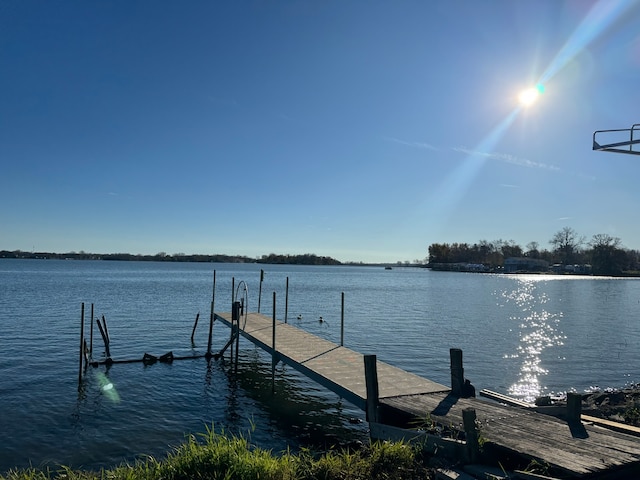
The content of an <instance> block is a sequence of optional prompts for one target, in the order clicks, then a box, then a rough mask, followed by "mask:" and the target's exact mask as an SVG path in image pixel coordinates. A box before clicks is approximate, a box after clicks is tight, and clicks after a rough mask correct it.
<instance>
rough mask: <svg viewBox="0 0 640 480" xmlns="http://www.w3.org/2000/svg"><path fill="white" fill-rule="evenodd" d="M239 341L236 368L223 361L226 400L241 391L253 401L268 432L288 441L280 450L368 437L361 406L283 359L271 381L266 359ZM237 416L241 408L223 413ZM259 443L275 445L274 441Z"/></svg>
mask: <svg viewBox="0 0 640 480" xmlns="http://www.w3.org/2000/svg"><path fill="white" fill-rule="evenodd" d="M240 345H241V348H240V356H239V363H238V367H237V369H236V368H235V365H230V364H228V363H227V362H226V360H222V362H223V365H224V366H223V368H224V369H225V374H226V376H227V379H228V382H229V386H230V388H229V395H230V398H232V396H233V392H234V391H237V390H241V391H242V392H243V394H244V395H246V396H247V397H249V398H251V399H253V400H254V401H255V402H257V403H258V404H259V405H260V408H261V409H263V411H264V413H265V414H266V415H267V416H268V421H269V425H270V427H271V428H272V429H273V432H272V434H273V435H275V436H276V437H277V436H282V435H283V436H284V438H286V439H287V443H286V447H282V448H287V447H290V448H291V449H293V450H294V451H295V450H297V449H299V448H310V449H312V450H313V449H321V450H325V449H329V448H334V447H338V446H345V445H349V444H351V443H353V442H358V441H360V442H365V441H367V440H368V438H369V437H368V427H367V424H366V422H364V413H363V412H362V411H361V410H360V409H358V408H357V407H355V406H353V405H351V404H350V403H349V402H347V401H345V400H344V399H342V398H340V397H339V396H338V395H336V394H334V393H332V392H330V391H328V390H326V389H325V388H323V387H322V386H320V385H318V384H317V383H315V382H313V381H312V380H309V379H308V378H306V377H305V376H303V375H302V374H300V373H299V372H297V371H296V370H294V369H293V368H292V367H290V366H288V365H286V364H283V363H278V365H277V367H276V371H275V382H274V383H272V380H271V358H270V357H269V356H268V355H267V354H265V353H264V352H263V351H261V350H260V349H259V348H257V347H255V346H254V345H252V344H251V343H249V342H247V341H244V340H242V341H241V344H240ZM238 415H243V412H241V411H237V410H229V411H228V416H235V417H237V416H238ZM261 427H264V426H261ZM262 446H264V447H265V448H273V449H274V450H277V449H278V448H277V446H276V445H274V444H273V443H271V444H266V445H262Z"/></svg>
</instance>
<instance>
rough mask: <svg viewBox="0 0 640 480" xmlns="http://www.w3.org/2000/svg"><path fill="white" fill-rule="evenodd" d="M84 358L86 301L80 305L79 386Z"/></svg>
mask: <svg viewBox="0 0 640 480" xmlns="http://www.w3.org/2000/svg"><path fill="white" fill-rule="evenodd" d="M83 358H84V302H82V306H81V307H80V368H79V369H78V388H80V384H81V383H82V362H83Z"/></svg>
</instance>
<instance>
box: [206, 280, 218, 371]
mask: <svg viewBox="0 0 640 480" xmlns="http://www.w3.org/2000/svg"><path fill="white" fill-rule="evenodd" d="M215 301H216V271H215V270H214V271H213V290H212V293H211V313H210V314H209V340H208V341H207V354H206V357H207V359H210V358H211V357H212V355H211V341H212V339H213V315H214V314H213V312H214V310H213V308H214V306H215Z"/></svg>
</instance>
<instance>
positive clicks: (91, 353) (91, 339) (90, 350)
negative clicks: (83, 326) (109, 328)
mask: <svg viewBox="0 0 640 480" xmlns="http://www.w3.org/2000/svg"><path fill="white" fill-rule="evenodd" d="M89 323H90V324H91V334H90V335H89V356H90V357H91V358H93V303H92V304H91V320H90V321H89Z"/></svg>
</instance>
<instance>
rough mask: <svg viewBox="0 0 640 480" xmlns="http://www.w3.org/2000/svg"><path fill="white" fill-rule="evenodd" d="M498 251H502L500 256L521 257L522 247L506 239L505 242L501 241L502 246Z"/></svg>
mask: <svg viewBox="0 0 640 480" xmlns="http://www.w3.org/2000/svg"><path fill="white" fill-rule="evenodd" d="M500 251H501V253H502V258H503V259H504V258H510V257H522V256H523V253H522V247H520V245H518V244H516V242H514V241H513V240H507V241H506V242H502V246H501V247H500Z"/></svg>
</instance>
